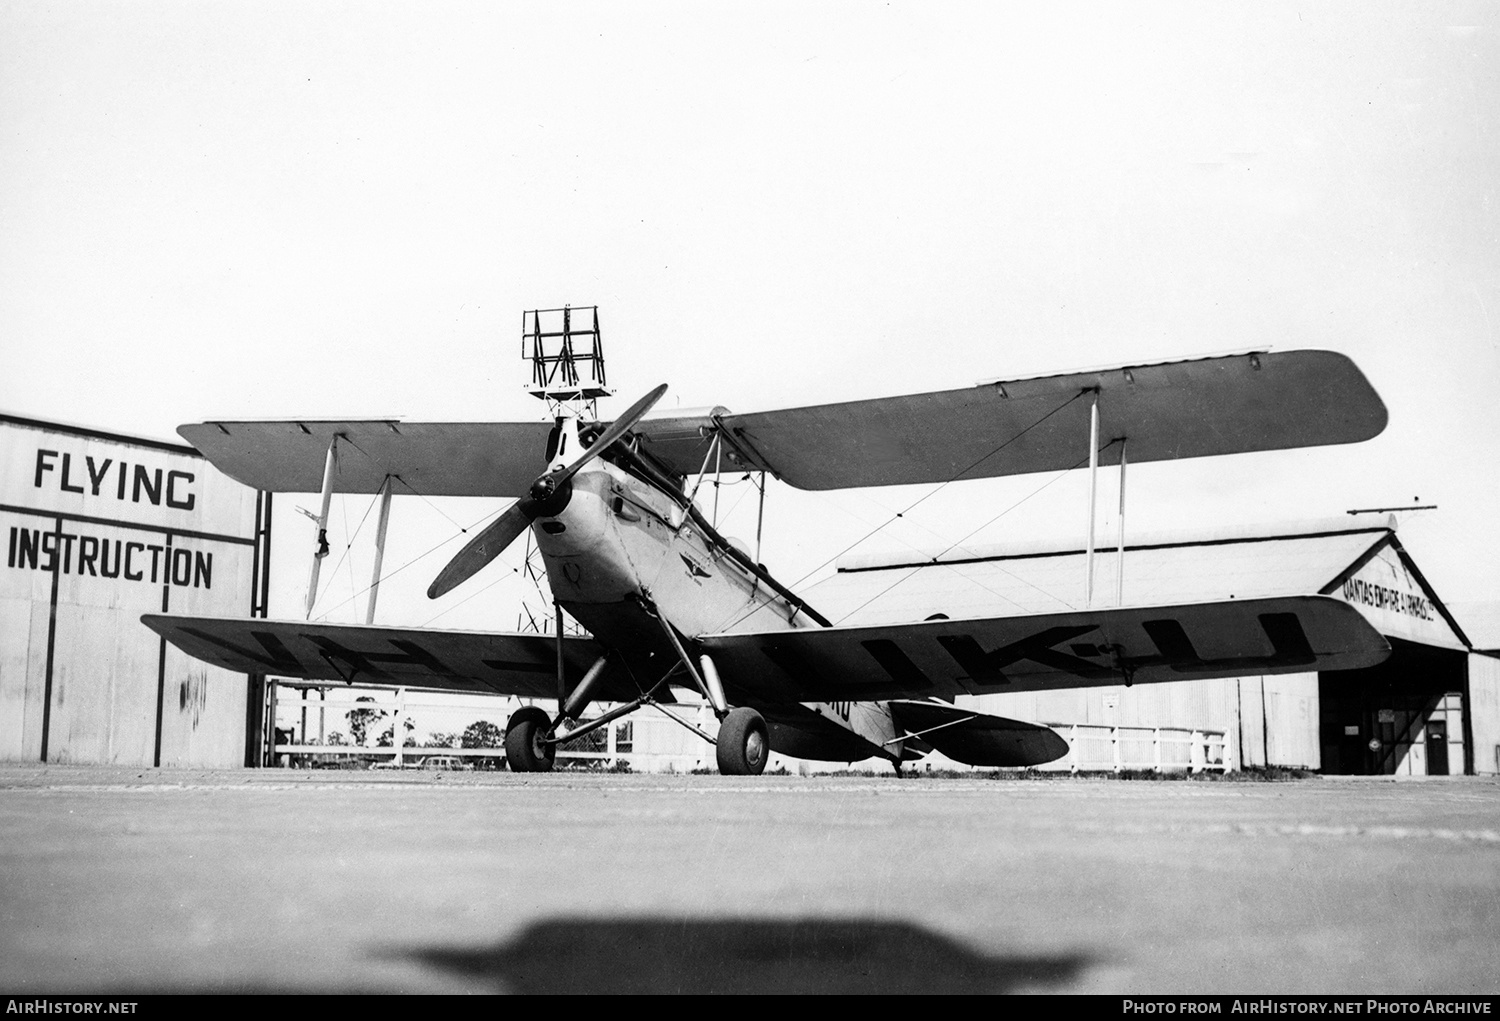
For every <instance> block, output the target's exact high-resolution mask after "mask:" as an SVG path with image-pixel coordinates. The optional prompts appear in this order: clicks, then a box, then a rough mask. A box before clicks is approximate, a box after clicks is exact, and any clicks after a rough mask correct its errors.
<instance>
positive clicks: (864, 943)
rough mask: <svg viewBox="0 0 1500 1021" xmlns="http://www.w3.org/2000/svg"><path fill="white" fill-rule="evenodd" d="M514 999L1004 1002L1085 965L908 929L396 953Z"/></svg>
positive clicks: (611, 938)
mask: <svg viewBox="0 0 1500 1021" xmlns="http://www.w3.org/2000/svg"><path fill="white" fill-rule="evenodd" d="M393 956H401V957H409V958H410V959H413V960H415V961H417V962H419V963H422V964H425V965H428V966H430V967H434V968H439V969H443V970H445V971H447V972H449V973H452V974H455V975H459V976H462V977H464V978H466V979H469V980H471V981H477V982H480V983H490V984H493V985H494V987H495V989H496V991H505V992H513V993H978V992H990V993H1004V992H1012V991H1016V990H1018V989H1032V988H1042V987H1048V986H1054V985H1058V984H1066V983H1069V982H1071V981H1073V980H1075V979H1076V978H1077V977H1078V975H1079V973H1080V972H1081V971H1082V969H1083V968H1084V967H1085V966H1086V965H1087V964H1089V963H1091V962H1090V961H1089V959H1088V958H1086V957H1083V956H1065V957H1046V956H1036V957H1023V956H1008V957H988V956H985V955H983V954H976V953H974V952H973V951H972V950H971V949H969V948H968V947H966V946H964V945H963V944H961V943H958V942H955V941H954V940H951V939H949V938H948V937H946V936H942V935H938V934H936V933H933V932H930V931H928V930H926V929H923V928H921V927H919V926H916V925H911V924H908V923H905V922H889V921H877V920H863V919H810V918H809V919H789V920H768V919H753V920H750V919H746V920H738V921H736V920H727V921H722V920H721V921H708V920H703V919H684V918H649V917H648V918H623V919H595V918H557V919H552V920H548V921H543V922H537V923H535V924H533V925H530V926H528V927H527V928H526V929H524V930H522V931H521V932H520V933H518V934H517V935H516V937H515V938H514V939H513V940H511V941H509V942H507V943H502V944H500V945H498V946H493V947H479V948H474V949H461V948H445V947H435V948H426V949H421V948H417V949H413V950H410V951H407V952H399V951H398V952H397V953H396V954H394V955H393Z"/></svg>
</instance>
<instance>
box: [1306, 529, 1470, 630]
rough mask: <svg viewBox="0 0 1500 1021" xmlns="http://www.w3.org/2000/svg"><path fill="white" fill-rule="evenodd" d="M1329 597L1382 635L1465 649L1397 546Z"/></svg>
mask: <svg viewBox="0 0 1500 1021" xmlns="http://www.w3.org/2000/svg"><path fill="white" fill-rule="evenodd" d="M1330 594H1331V595H1336V596H1341V597H1342V598H1343V600H1344V602H1346V603H1349V604H1350V605H1351V606H1354V607H1356V608H1357V609H1358V610H1359V611H1360V612H1361V613H1363V614H1364V615H1365V617H1366V619H1368V620H1369V621H1370V623H1371V624H1374V625H1375V627H1376V629H1377V630H1379V631H1380V633H1381V634H1383V635H1389V636H1392V637H1396V638H1406V639H1408V640H1410V641H1414V642H1423V643H1427V644H1431V645H1437V646H1439V647H1442V648H1449V649H1461V648H1463V647H1464V646H1463V643H1462V642H1461V641H1459V638H1458V635H1456V634H1454V632H1453V629H1452V628H1451V627H1450V626H1449V625H1448V622H1447V621H1446V620H1445V619H1444V618H1443V615H1442V613H1440V612H1439V610H1438V608H1437V605H1436V604H1435V603H1434V602H1433V601H1432V597H1431V594H1430V593H1429V592H1428V591H1427V589H1426V588H1425V586H1423V585H1422V583H1421V582H1420V581H1419V580H1418V579H1417V578H1416V577H1415V576H1414V575H1413V574H1412V572H1411V571H1409V570H1408V569H1407V566H1406V564H1405V563H1403V562H1402V560H1401V555H1400V554H1399V553H1398V552H1397V551H1396V549H1395V548H1394V547H1391V546H1386V547H1385V548H1384V549H1382V550H1381V551H1380V552H1379V553H1377V554H1376V555H1375V556H1373V557H1371V558H1370V561H1369V563H1367V564H1365V565H1364V566H1363V567H1361V568H1360V569H1359V570H1358V571H1356V572H1355V573H1354V574H1352V575H1351V576H1350V577H1348V578H1345V579H1344V581H1343V582H1342V583H1341V584H1339V585H1338V586H1336V587H1335V588H1334V589H1333V591H1332V592H1331V593H1330Z"/></svg>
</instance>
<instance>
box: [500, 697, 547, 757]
mask: <svg viewBox="0 0 1500 1021" xmlns="http://www.w3.org/2000/svg"><path fill="white" fill-rule="evenodd" d="M551 727H552V719H551V717H549V716H548V715H547V713H546V712H545V711H544V710H542V709H540V708H538V707H537V706H534V705H528V706H522V707H521V708H520V709H517V710H516V711H515V712H513V713H511V714H510V722H509V723H507V724H506V725H505V764H506V765H508V766H509V767H510V770H511V772H512V773H546V772H550V771H551V769H552V759H553V754H554V752H555V747H554V746H553V745H549V744H543V743H542V738H544V737H546V736H547V731H548V730H549V729H551Z"/></svg>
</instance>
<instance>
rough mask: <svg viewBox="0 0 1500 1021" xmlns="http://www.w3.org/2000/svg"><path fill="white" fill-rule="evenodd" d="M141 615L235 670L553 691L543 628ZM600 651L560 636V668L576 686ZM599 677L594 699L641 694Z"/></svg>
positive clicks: (509, 691)
mask: <svg viewBox="0 0 1500 1021" xmlns="http://www.w3.org/2000/svg"><path fill="white" fill-rule="evenodd" d="M141 622H142V623H143V624H145V625H146V626H147V627H149V628H150V629H151V630H153V631H155V632H156V633H157V634H159V635H161V636H162V637H163V638H165V639H166V640H167V641H169V642H171V643H172V644H173V645H175V646H177V647H178V648H179V649H181V650H182V651H183V652H186V653H187V654H188V655H189V656H193V657H195V658H197V659H201V660H203V661H204V662H206V663H212V664H214V665H215V666H221V667H224V668H226V669H229V670H233V671H236V672H238V673H259V674H275V675H278V676H285V677H301V678H305V679H307V680H313V681H341V682H344V683H350V684H360V685H372V686H380V687H397V686H401V687H413V688H437V689H441V690H446V691H467V692H482V693H485V694H496V693H498V694H502V695H520V696H524V697H529V698H556V697H557V639H556V638H555V637H551V636H548V635H539V634H526V635H522V634H505V633H498V632H484V631H433V630H423V629H416V628H401V627H379V626H374V625H368V626H358V625H352V624H315V623H312V622H310V621H286V620H254V619H237V618H228V617H188V616H179V615H176V614H158V613H148V614H146V615H145V616H143V617H142V618H141ZM603 653H604V647H603V646H601V645H600V644H599V643H598V642H596V641H595V640H594V639H592V638H577V637H565V638H564V639H563V670H564V673H565V675H566V676H567V678H568V681H569V683H570V684H576V683H577V682H578V681H579V679H580V678H581V677H582V676H583V674H584V672H585V671H586V670H587V669H588V668H589V666H590V665H591V664H592V663H593V662H594V661H595V660H596V659H598V658H599V657H600V656H601V655H603ZM598 684H599V687H598V689H596V690H597V694H596V696H595V697H596V698H598V699H599V700H601V701H626V700H629V699H632V698H635V697H636V696H637V695H638V694H640V693H639V692H638V691H637V690H636V688H635V685H634V684H633V683H631V681H630V678H629V676H628V675H627V674H626V673H625V672H624V671H623V670H619V669H617V668H614V667H611V668H610V669H608V671H607V672H606V673H605V675H604V676H603V677H601V678H600V679H599V682H598ZM665 697H667V698H670V695H668V696H665Z"/></svg>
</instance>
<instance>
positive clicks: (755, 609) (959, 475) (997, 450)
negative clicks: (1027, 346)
mask: <svg viewBox="0 0 1500 1021" xmlns="http://www.w3.org/2000/svg"><path fill="white" fill-rule="evenodd" d="M1091 392H1092V391H1089V390H1080V391H1079V392H1078V393H1076V394H1074V395H1073V396H1072V397H1069V398H1068V399H1067V400H1065V401H1063V402H1062V403H1061V404H1059V405H1058V406H1057V407H1055V408H1053V409H1052V410H1051V411H1049V412H1047V413H1046V414H1045V415H1043V416H1042V417H1041V418H1038V419H1037V420H1036V421H1035V422H1032V423H1031V424H1030V425H1028V426H1026V428H1024V429H1022V430H1020V431H1019V432H1017V433H1016V434H1015V435H1014V436H1012V437H1010V438H1009V439H1007V440H1005V441H1004V442H1003V443H1000V444H999V445H997V446H996V447H995V448H994V449H993V450H990V451H989V452H988V453H986V454H985V455H984V456H983V457H980V458H978V459H977V460H975V461H974V462H972V463H971V464H968V465H965V466H964V467H963V468H961V469H959V470H958V471H957V472H954V473H953V475H952V476H951V477H949V478H948V479H947V480H946V481H944V482H940V483H938V485H937V486H935V487H934V488H933V489H931V490H930V491H929V492H927V493H924V494H923V495H922V496H920V497H918V498H917V499H915V500H913V501H912V502H911V503H910V504H909V505H907V506H906V507H905V508H904V509H902V510H899V511H897V512H896V513H895V514H894V515H892V516H891V517H889V518H887V519H886V520H885V521H883V522H881V523H880V524H879V525H877V526H876V527H875V528H873V529H871V530H870V531H869V532H866V533H865V534H864V535H862V536H860V537H859V538H858V539H856V540H854V541H853V542H851V543H850V544H849V545H848V546H845V547H844V548H843V549H842V550H840V551H839V552H837V553H835V554H834V555H833V556H831V557H829V558H828V559H827V560H824V561H823V562H822V563H821V564H819V565H818V566H816V567H814V568H813V569H812V570H810V571H808V572H807V573H806V574H804V575H802V577H800V578H798V579H797V580H796V581H794V582H792V583H791V585H790V586H789V587H790V588H796V587H797V586H798V585H800V584H802V583H803V582H805V581H806V580H807V579H808V578H811V577H812V576H813V575H815V574H817V573H818V572H819V571H821V570H823V568H825V567H827V566H828V565H829V564H831V563H833V562H834V561H836V560H838V559H839V558H840V557H842V556H844V555H845V554H846V553H848V552H849V551H850V550H852V549H854V548H855V547H856V546H858V545H859V544H860V543H862V542H865V541H866V540H867V539H869V538H870V537H871V536H874V535H876V534H878V533H879V532H881V531H882V530H884V529H886V528H889V527H890V526H891V525H893V524H895V522H896V521H897V520H898V519H900V518H904V517H905V516H906V515H907V514H910V513H911V512H912V511H913V510H915V509H916V508H917V507H919V506H920V505H921V504H923V503H925V502H926V501H928V500H930V499H931V498H932V497H934V496H936V495H937V494H938V493H940V492H942V491H943V489H944V488H946V487H947V486H949V485H951V484H953V483H954V482H957V481H958V480H959V479H961V478H962V477H963V476H965V475H967V474H968V473H969V472H971V471H973V470H974V469H975V468H977V467H979V466H980V465H981V464H983V463H984V462H986V461H988V460H989V459H990V458H992V457H994V456H995V455H996V454H998V453H1000V451H1002V450H1004V449H1005V448H1006V447H1008V446H1010V445H1011V444H1012V443H1015V442H1016V441H1017V440H1019V439H1020V438H1021V437H1023V436H1025V435H1026V434H1027V433H1029V432H1031V431H1032V430H1033V429H1035V428H1036V427H1037V426H1039V425H1041V424H1042V423H1043V422H1046V421H1047V420H1048V419H1050V418H1051V417H1052V416H1054V415H1056V414H1058V413H1059V412H1060V411H1062V410H1063V409H1064V408H1067V407H1068V406H1069V405H1071V404H1072V403H1073V402H1074V401H1076V400H1079V399H1080V398H1082V397H1083V396H1084V395H1085V394H1089V393H1091ZM1069 470H1071V469H1069ZM774 599H775V594H774V593H767V595H766V597H765V598H764V599H762V600H760V601H758V602H755V603H754V604H753V605H751V606H750V608H749V609H747V610H745V611H744V612H742V613H741V614H740V615H739V616H738V617H737V618H735V620H734V621H733V622H731V623H728V624H726V625H724V626H723V627H721V628H719V630H721V631H729V630H732V629H733V628H734V627H735V625H737V624H739V623H741V622H742V621H744V620H746V619H748V618H749V617H751V616H753V615H754V614H756V613H757V612H759V611H760V610H761V609H763V608H764V607H766V606H768V605H770V603H771V602H772V601H773V600H774Z"/></svg>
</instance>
